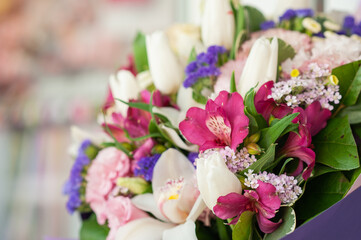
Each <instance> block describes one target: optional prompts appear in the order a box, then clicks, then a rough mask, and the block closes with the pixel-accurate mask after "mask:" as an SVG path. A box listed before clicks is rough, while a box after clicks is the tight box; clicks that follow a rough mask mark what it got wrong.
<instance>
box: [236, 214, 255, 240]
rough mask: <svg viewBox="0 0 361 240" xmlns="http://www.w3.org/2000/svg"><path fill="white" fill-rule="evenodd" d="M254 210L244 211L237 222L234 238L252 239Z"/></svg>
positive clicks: (237, 239)
mask: <svg viewBox="0 0 361 240" xmlns="http://www.w3.org/2000/svg"><path fill="white" fill-rule="evenodd" d="M253 215H254V212H251V211H245V212H243V213H242V215H241V217H240V218H239V220H238V222H237V224H236V225H235V226H234V229H233V233H232V240H250V239H251V238H252V222H253V221H252V218H253Z"/></svg>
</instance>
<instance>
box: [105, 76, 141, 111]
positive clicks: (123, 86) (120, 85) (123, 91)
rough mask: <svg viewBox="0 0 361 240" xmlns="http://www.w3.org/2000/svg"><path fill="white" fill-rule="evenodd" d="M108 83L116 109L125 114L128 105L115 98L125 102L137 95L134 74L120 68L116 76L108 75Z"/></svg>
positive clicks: (137, 90)
mask: <svg viewBox="0 0 361 240" xmlns="http://www.w3.org/2000/svg"><path fill="white" fill-rule="evenodd" d="M109 85H110V89H111V91H112V94H113V97H114V99H115V104H116V106H117V109H118V111H119V112H120V113H121V114H122V115H123V116H127V110H128V105H126V104H124V103H122V102H120V101H118V100H116V98H117V99H121V100H123V101H126V102H127V101H129V100H130V99H136V98H137V97H138V94H139V92H140V88H139V86H138V84H137V81H136V80H135V77H134V75H133V74H132V73H131V72H129V71H127V70H120V71H119V72H118V73H117V75H116V76H115V75H112V76H110V79H109Z"/></svg>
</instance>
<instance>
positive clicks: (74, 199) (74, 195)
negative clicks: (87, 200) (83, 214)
mask: <svg viewBox="0 0 361 240" xmlns="http://www.w3.org/2000/svg"><path fill="white" fill-rule="evenodd" d="M90 145H91V142H90V141H89V140H85V141H84V142H83V143H82V144H81V145H80V148H79V150H78V156H77V157H76V159H75V162H74V164H73V167H72V168H71V172H70V177H69V179H68V181H67V182H66V183H65V185H64V189H63V193H64V194H65V195H69V199H68V201H67V203H66V208H67V210H68V212H69V213H71V214H72V213H73V212H74V211H75V210H76V209H77V208H79V207H80V206H81V204H82V203H83V201H82V198H81V194H80V190H81V188H82V187H83V186H82V185H83V183H84V181H85V179H84V176H83V174H82V172H83V170H84V167H85V166H87V165H89V164H90V159H89V157H88V156H87V155H86V154H85V150H86V149H87V148H88V147H89V146H90Z"/></svg>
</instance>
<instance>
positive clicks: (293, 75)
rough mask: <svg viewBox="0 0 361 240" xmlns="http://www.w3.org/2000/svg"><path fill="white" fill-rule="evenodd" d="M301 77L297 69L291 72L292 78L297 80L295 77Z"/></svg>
mask: <svg viewBox="0 0 361 240" xmlns="http://www.w3.org/2000/svg"><path fill="white" fill-rule="evenodd" d="M299 75H300V71H298V69H297V68H295V69H293V70H292V71H291V77H293V78H295V77H298V76H299Z"/></svg>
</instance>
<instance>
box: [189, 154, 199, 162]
mask: <svg viewBox="0 0 361 240" xmlns="http://www.w3.org/2000/svg"><path fill="white" fill-rule="evenodd" d="M198 154H199V153H197V152H190V153H189V154H188V156H187V157H188V160H189V161H190V162H191V163H192V164H194V162H195V160H196V159H197V158H198Z"/></svg>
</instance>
